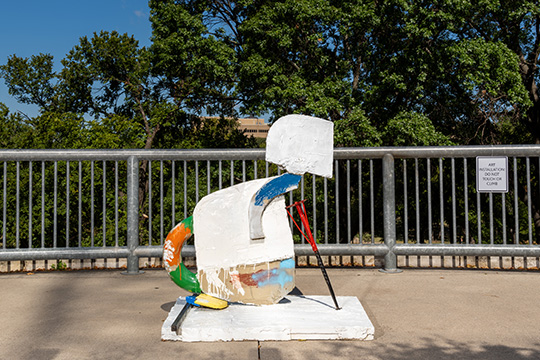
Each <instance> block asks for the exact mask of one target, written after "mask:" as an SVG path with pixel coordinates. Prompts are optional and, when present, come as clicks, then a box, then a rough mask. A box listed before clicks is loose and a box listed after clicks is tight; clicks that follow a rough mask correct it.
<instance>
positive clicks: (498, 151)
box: [0, 145, 540, 161]
mask: <svg viewBox="0 0 540 360" xmlns="http://www.w3.org/2000/svg"><path fill="white" fill-rule="evenodd" d="M386 154H391V155H392V156H394V157H395V158H403V159H407V158H409V159H414V158H441V157H446V158H466V157H475V156H511V157H520V156H523V157H525V156H540V145H487V146H479V145H474V146H403V147H391V146H388V147H373V148H369V147H366V148H335V149H334V158H335V159H337V160H339V159H378V158H382V157H383V156H384V155H386ZM132 156H134V157H136V158H138V159H140V160H199V161H203V160H264V158H265V149H163V150H162V149H159V150H142V149H120V150H118V149H58V150H52V149H31V150H26V149H25V150H23V149H13V150H0V161H91V160H107V161H125V160H127V159H128V158H129V157H132Z"/></svg>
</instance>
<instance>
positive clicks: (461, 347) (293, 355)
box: [0, 268, 540, 360]
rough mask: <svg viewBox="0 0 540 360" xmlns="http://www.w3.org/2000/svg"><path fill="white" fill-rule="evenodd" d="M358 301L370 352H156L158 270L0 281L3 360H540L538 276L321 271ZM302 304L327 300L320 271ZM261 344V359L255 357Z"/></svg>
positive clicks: (298, 344) (167, 292) (321, 346)
mask: <svg viewBox="0 0 540 360" xmlns="http://www.w3.org/2000/svg"><path fill="white" fill-rule="evenodd" d="M328 273H329V276H330V278H331V280H332V284H333V287H334V290H335V292H336V294H337V295H340V296H346V295H351V296H357V297H358V298H359V299H360V301H361V302H362V305H363V306H364V308H365V309H366V311H367V312H368V314H369V316H370V319H371V321H372V322H373V324H374V325H375V340H372V341H365V342H362V341H288V342H260V343H258V342H257V341H247V342H228V343H224V342H221V343H181V342H162V341H161V340H160V329H161V324H162V322H163V321H164V320H165V318H166V316H167V314H168V311H169V310H170V308H171V307H172V305H173V303H174V301H175V299H176V298H177V297H178V296H184V295H186V294H187V293H186V292H184V291H183V290H181V289H180V288H178V287H176V286H175V285H174V284H173V283H172V282H171V281H170V280H169V279H168V277H167V275H166V273H165V271H164V270H146V271H145V273H144V274H141V275H122V274H121V271H118V270H115V271H105V270H102V271H56V272H36V273H34V274H32V275H27V273H12V274H1V275H0V321H1V326H0V359H96V358H108V359H138V358H148V359H194V360H195V359H219V360H224V359H258V358H259V356H260V358H261V359H310V360H313V359H390V360H392V359H444V360H446V359H518V360H524V359H539V358H540V308H539V300H540V274H539V273H538V272H510V271H494V270H432V269H426V270H408V269H405V270H404V271H403V272H402V273H399V274H384V273H381V272H379V271H377V270H376V269H372V268H370V269H352V268H345V269H328ZM296 283H297V287H298V289H299V290H300V291H301V292H302V293H303V294H305V295H327V294H328V290H327V288H326V284H325V283H324V280H323V278H322V275H321V273H320V271H319V269H317V268H301V269H297V280H296ZM259 345H260V350H259V349H258V346H259Z"/></svg>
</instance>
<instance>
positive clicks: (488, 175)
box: [476, 156, 508, 193]
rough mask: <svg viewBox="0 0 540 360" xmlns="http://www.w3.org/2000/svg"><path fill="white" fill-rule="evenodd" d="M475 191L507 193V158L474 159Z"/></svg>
mask: <svg viewBox="0 0 540 360" xmlns="http://www.w3.org/2000/svg"><path fill="white" fill-rule="evenodd" d="M476 191H478V192H494V193H506V192H508V157H507V156H477V157H476Z"/></svg>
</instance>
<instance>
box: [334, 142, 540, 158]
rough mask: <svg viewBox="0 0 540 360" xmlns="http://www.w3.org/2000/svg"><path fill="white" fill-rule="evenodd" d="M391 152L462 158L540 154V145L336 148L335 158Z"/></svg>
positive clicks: (423, 156)
mask: <svg viewBox="0 0 540 360" xmlns="http://www.w3.org/2000/svg"><path fill="white" fill-rule="evenodd" d="M386 154H390V155H392V156H393V157H394V158H399V159H407V158H408V159H415V158H441V157H443V158H461V157H476V156H540V145H488V146H486V145H482V146H478V145H464V146H418V147H417V146H397V147H392V146H389V147H376V148H369V147H368V148H334V159H336V160H343V159H351V160H352V159H377V158H380V159H382V158H383V157H384V155H386Z"/></svg>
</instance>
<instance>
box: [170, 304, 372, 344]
mask: <svg viewBox="0 0 540 360" xmlns="http://www.w3.org/2000/svg"><path fill="white" fill-rule="evenodd" d="M337 300H338V304H339V306H341V310H336V309H335V307H334V303H333V301H332V298H331V297H330V296H292V295H289V296H287V297H286V298H285V299H283V300H282V301H281V302H280V303H279V304H275V305H265V306H252V305H242V304H231V305H230V306H229V307H228V308H226V309H223V310H213V309H206V308H197V307H192V308H191V309H190V310H189V312H188V314H187V315H186V317H185V318H184V321H183V322H182V324H181V331H180V332H179V335H177V334H176V333H174V332H172V331H171V324H172V323H173V322H174V320H175V319H176V316H177V315H178V314H179V313H180V311H181V310H182V308H183V307H184V305H185V299H184V298H181V297H180V298H178V299H177V301H176V304H175V305H174V307H173V308H172V309H171V311H170V312H169V316H168V317H167V319H166V320H165V322H164V323H163V326H162V328H161V339H162V340H177V341H186V342H195V341H242V340H303V339H310V340H337V339H358V340H372V339H373V334H374V333H375V328H374V327H373V324H372V323H371V321H370V320H369V317H368V316H367V314H366V312H365V310H364V308H363V307H362V304H360V301H359V300H358V299H357V298H356V297H354V296H339V297H338V298H337Z"/></svg>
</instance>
